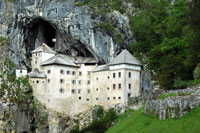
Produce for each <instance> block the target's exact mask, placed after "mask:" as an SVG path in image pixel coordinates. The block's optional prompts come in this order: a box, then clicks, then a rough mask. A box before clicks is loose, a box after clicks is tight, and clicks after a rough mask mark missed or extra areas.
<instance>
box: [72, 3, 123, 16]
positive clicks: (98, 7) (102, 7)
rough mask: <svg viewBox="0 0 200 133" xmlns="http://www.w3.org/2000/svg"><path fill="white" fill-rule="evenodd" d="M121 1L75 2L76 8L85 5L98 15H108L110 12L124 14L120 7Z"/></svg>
mask: <svg viewBox="0 0 200 133" xmlns="http://www.w3.org/2000/svg"><path fill="white" fill-rule="evenodd" d="M122 2H123V1H122V0H76V1H75V5H76V6H84V5H87V6H88V7H90V8H91V9H93V11H96V12H98V13H108V12H111V11H112V10H118V11H119V12H121V13H124V12H125V9H124V8H123V6H122V5H121V3H122Z"/></svg>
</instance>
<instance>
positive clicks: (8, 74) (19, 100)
mask: <svg viewBox="0 0 200 133" xmlns="http://www.w3.org/2000/svg"><path fill="white" fill-rule="evenodd" d="M2 64H3V65H2V73H1V74H0V79H1V84H0V98H1V99H0V100H1V101H3V102H4V103H7V104H8V106H17V107H18V108H19V109H20V110H21V111H23V112H25V113H26V115H27V117H28V118H29V120H30V125H31V130H32V131H35V129H36V128H37V127H38V125H44V124H45V123H46V121H47V116H48V115H47V113H45V112H44V111H42V110H46V109H45V107H44V106H42V105H40V103H39V102H38V101H37V100H35V99H34V97H33V90H32V87H31V85H30V84H29V78H28V77H19V78H16V75H15V68H16V67H15V64H14V63H13V62H12V61H11V60H9V59H6V60H5V61H4V62H3V63H2ZM8 124H9V122H8Z"/></svg>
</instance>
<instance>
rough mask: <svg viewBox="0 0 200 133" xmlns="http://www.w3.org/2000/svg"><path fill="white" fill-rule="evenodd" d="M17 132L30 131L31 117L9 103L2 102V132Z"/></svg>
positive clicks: (0, 118) (0, 127)
mask: <svg viewBox="0 0 200 133" xmlns="http://www.w3.org/2000/svg"><path fill="white" fill-rule="evenodd" d="M11 131H15V132H16V133H21V132H28V131H30V124H29V119H28V118H27V116H26V114H25V112H23V111H21V110H20V109H19V108H17V107H16V106H13V105H9V104H7V103H2V102H0V132H11Z"/></svg>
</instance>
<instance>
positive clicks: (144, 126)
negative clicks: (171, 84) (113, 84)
mask: <svg viewBox="0 0 200 133" xmlns="http://www.w3.org/2000/svg"><path fill="white" fill-rule="evenodd" d="M178 110H179V109H178V108H177V111H178ZM199 117H200V107H197V108H195V109H193V110H191V111H190V112H189V113H187V114H186V115H185V116H183V117H182V118H179V119H175V118H174V119H167V120H159V119H158V118H156V117H152V116H150V115H145V114H144V108H141V109H139V110H138V111H136V112H135V113H134V114H132V115H131V116H129V117H128V118H126V119H124V120H122V121H120V122H119V123H117V124H116V125H115V126H113V127H111V128H109V129H108V131H107V133H130V132H131V133H132V132H133V133H169V132H170V133H196V132H199V130H200V119H199ZM191 123H192V124H191Z"/></svg>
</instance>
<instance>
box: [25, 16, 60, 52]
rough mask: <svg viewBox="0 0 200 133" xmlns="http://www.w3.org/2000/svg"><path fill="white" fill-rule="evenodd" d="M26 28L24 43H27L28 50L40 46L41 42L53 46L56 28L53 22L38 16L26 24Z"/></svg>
mask: <svg viewBox="0 0 200 133" xmlns="http://www.w3.org/2000/svg"><path fill="white" fill-rule="evenodd" d="M27 30H28V34H27V36H26V39H25V43H26V44H27V45H29V46H28V47H29V49H30V50H28V51H29V52H30V51H32V50H34V49H35V48H37V47H39V46H41V45H42V43H46V44H47V45H48V46H49V47H51V48H55V43H56V42H55V41H56V35H57V30H56V28H55V26H54V25H53V24H51V23H49V22H47V21H46V20H43V19H41V18H38V19H35V20H34V21H33V22H32V23H30V24H29V25H28V28H27Z"/></svg>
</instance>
